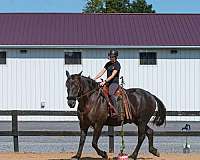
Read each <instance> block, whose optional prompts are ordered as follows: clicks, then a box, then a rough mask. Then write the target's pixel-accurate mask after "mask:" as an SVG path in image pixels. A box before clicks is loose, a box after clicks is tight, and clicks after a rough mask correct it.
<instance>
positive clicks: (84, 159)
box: [48, 157, 153, 160]
mask: <svg viewBox="0 0 200 160" xmlns="http://www.w3.org/2000/svg"><path fill="white" fill-rule="evenodd" d="M102 159H103V158H92V157H83V158H81V160H102ZM48 160H71V158H70V159H48ZM113 160H117V157H114V158H113ZM137 160H153V158H145V157H138V158H137Z"/></svg>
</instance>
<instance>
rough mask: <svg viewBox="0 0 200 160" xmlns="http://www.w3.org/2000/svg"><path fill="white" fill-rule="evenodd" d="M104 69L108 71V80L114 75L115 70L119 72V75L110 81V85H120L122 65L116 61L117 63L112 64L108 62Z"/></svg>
mask: <svg viewBox="0 0 200 160" xmlns="http://www.w3.org/2000/svg"><path fill="white" fill-rule="evenodd" d="M104 68H105V69H106V70H107V78H108V77H110V76H111V75H112V72H113V70H117V74H116V75H115V77H114V78H113V79H112V80H110V81H109V84H111V83H118V84H119V73H120V69H121V66H120V63H119V62H118V61H116V62H115V63H112V62H111V61H109V62H107V63H106V65H105V66H104Z"/></svg>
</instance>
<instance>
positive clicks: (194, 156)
mask: <svg viewBox="0 0 200 160" xmlns="http://www.w3.org/2000/svg"><path fill="white" fill-rule="evenodd" d="M73 155H74V153H72V152H69V153H40V154H38V153H10V152H8V153H0V160H70V159H71V157H72V156H73ZM115 156H116V155H115ZM115 156H113V155H111V154H109V159H110V160H111V159H116V158H113V157H115ZM81 159H82V160H100V159H102V158H100V157H99V156H98V155H97V154H96V153H84V154H83V155H82V158H81ZM138 160H200V153H190V154H176V153H162V154H161V157H154V156H153V155H149V154H148V155H145V154H140V155H139V157H138Z"/></svg>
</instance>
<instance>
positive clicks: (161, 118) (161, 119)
mask: <svg viewBox="0 0 200 160" xmlns="http://www.w3.org/2000/svg"><path fill="white" fill-rule="evenodd" d="M153 96H154V98H155V100H156V102H157V106H158V111H157V112H156V115H155V118H154V119H153V124H155V125H156V126H161V125H163V124H164V123H165V125H166V108H165V105H164V104H163V102H162V101H161V100H160V99H159V98H158V97H156V96H155V95H153Z"/></svg>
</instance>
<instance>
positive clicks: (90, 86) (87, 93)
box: [78, 77, 98, 111]
mask: <svg viewBox="0 0 200 160" xmlns="http://www.w3.org/2000/svg"><path fill="white" fill-rule="evenodd" d="M97 86H98V84H97V83H96V82H95V81H93V80H91V79H89V78H86V77H82V80H81V87H82V88H81V95H84V96H83V97H81V98H80V100H79V104H80V105H79V108H78V109H79V110H81V111H83V110H84V107H85V106H86V104H87V103H88V101H89V100H90V98H91V96H92V94H94V93H95V92H97V91H96V90H95V89H97ZM92 90H94V91H92ZM91 91H92V92H91Z"/></svg>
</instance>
